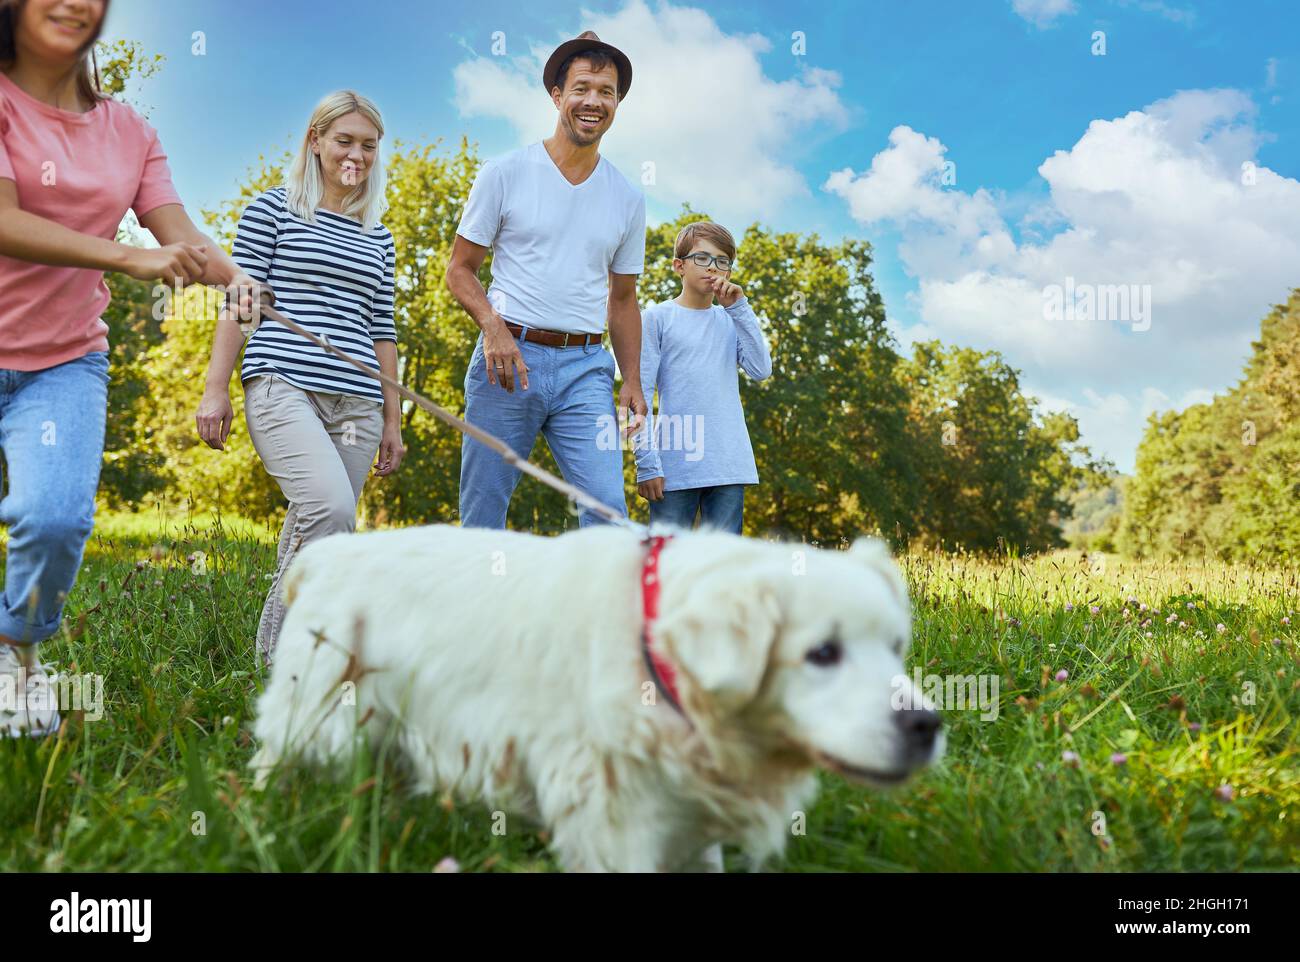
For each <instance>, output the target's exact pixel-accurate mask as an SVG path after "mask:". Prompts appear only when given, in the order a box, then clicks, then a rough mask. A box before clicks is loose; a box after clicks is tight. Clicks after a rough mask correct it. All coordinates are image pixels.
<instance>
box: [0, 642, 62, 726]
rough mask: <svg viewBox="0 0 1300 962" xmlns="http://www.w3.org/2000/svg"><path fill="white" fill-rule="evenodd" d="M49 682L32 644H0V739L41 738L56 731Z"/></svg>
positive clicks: (57, 721)
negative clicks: (26, 736) (19, 645)
mask: <svg viewBox="0 0 1300 962" xmlns="http://www.w3.org/2000/svg"><path fill="white" fill-rule="evenodd" d="M53 681H54V676H51V675H49V674H48V673H47V666H46V665H42V664H41V663H40V661H39V660H38V659H37V657H36V646H35V645H23V646H21V647H18V646H15V645H6V644H0V738H21V737H23V736H24V735H29V736H31V737H32V738H42V737H44V736H46V735H53V734H54V733H55V732H57V731H58V730H59V725H60V724H61V723H62V720H61V719H60V718H59V710H58V706H57V704H56V701H57V699H56V697H55V696H56V693H57V692H56V689H55V687H54V685H53V684H52V682H53Z"/></svg>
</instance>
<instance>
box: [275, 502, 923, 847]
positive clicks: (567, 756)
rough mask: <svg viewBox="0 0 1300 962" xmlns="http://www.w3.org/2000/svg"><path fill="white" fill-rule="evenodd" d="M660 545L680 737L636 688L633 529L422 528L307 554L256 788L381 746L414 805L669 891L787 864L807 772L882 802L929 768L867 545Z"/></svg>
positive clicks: (879, 560)
mask: <svg viewBox="0 0 1300 962" xmlns="http://www.w3.org/2000/svg"><path fill="white" fill-rule="evenodd" d="M673 533H674V535H675V536H674V538H673V539H672V540H671V541H669V542H668V544H667V545H666V546H665V548H664V549H663V552H662V555H661V557H660V581H661V585H662V590H661V594H660V614H659V618H658V620H657V621H656V622H655V624H654V626H653V634H654V637H655V638H656V641H657V645H658V647H659V649H660V650H661V651H662V652H663V653H664V655H665V657H666V658H667V659H668V660H669V661H670V662H672V663H673V664H674V665H675V666H676V669H677V673H678V686H679V693H680V696H681V700H682V705H683V708H684V712H685V715H684V717H683V715H681V714H679V713H678V712H677V711H676V710H675V709H674V708H673V707H672V706H671V705H670V704H669V703H668V702H667V700H666V699H664V698H663V697H661V696H658V694H657V692H656V691H655V689H654V686H653V684H652V683H651V681H650V680H649V674H648V672H647V669H646V665H645V661H644V658H643V656H642V651H641V644H640V632H641V628H642V615H641V610H642V609H641V586H640V573H641V566H642V561H643V559H644V557H645V551H646V549H645V547H644V546H643V545H642V544H641V542H640V539H639V538H638V537H637V535H636V534H635V533H633V532H631V531H629V530H626V529H622V528H616V527H609V526H600V527H593V528H588V529H584V530H582V531H579V532H575V533H572V534H566V535H563V536H560V537H556V538H545V537H537V536H533V535H528V534H521V533H513V532H502V531H490V530H483V529H462V528H457V527H450V526H433V527H423V528H406V529H402V530H393V531H382V532H375V533H369V534H358V535H336V536H333V537H330V538H326V539H323V540H321V541H319V542H316V543H314V544H312V545H310V546H308V547H306V548H305V549H303V551H302V553H301V554H300V556H299V558H298V560H297V561H296V562H295V563H294V565H293V566H292V568H291V569H290V571H289V573H288V575H287V578H286V586H285V595H286V599H287V600H288V602H289V604H290V608H289V612H288V615H287V617H286V620H285V622H284V626H283V630H282V632H281V634H280V638H279V644H278V647H277V650H276V655H275V663H274V667H273V669H272V673H271V677H270V679H269V681H268V683H267V686H266V690H265V692H264V693H263V695H262V696H261V699H260V700H259V703H258V718H257V722H256V729H255V732H256V736H257V739H258V740H259V742H260V743H261V749H260V751H259V752H258V754H257V756H256V758H255V759H254V762H253V765H254V767H255V769H257V772H258V778H259V783H260V784H262V785H265V783H266V780H267V778H268V776H269V775H270V774H271V772H272V770H273V769H274V768H275V767H276V766H277V765H279V764H280V763H281V761H282V760H283V761H289V760H300V761H305V762H307V763H314V764H317V765H322V766H325V767H327V768H334V769H338V768H339V767H341V766H346V764H347V763H348V762H349V760H350V759H351V757H352V753H353V751H354V750H355V748H356V746H357V743H358V742H359V741H360V740H361V739H362V738H364V739H365V740H366V741H368V742H369V743H370V744H371V745H372V746H375V747H377V746H379V745H380V744H381V743H382V742H383V741H384V739H385V737H386V736H389V737H391V738H392V739H393V745H394V749H395V752H396V754H397V756H398V757H400V758H401V759H402V761H403V762H404V763H405V766H406V767H407V768H408V770H409V772H410V776H411V780H412V782H413V784H414V788H415V790H416V791H417V792H433V791H439V790H446V791H449V792H451V793H452V794H453V795H455V796H458V797H460V798H463V799H467V800H470V799H472V800H476V801H481V802H483V803H485V804H487V805H488V806H489V807H490V808H492V809H498V810H503V811H506V812H509V813H512V814H513V815H517V816H521V817H523V818H525V819H526V820H528V821H531V822H533V823H535V824H537V825H540V826H543V827H545V828H546V829H548V830H549V833H550V842H551V845H552V848H553V850H554V852H555V854H556V856H557V857H558V859H559V861H560V862H561V864H562V865H563V866H564V867H565V868H566V869H569V870H589V871H600V870H632V871H671V870H684V869H687V870H688V869H692V868H703V867H709V868H714V869H716V868H719V867H720V866H719V864H718V861H719V854H720V853H719V850H718V849H717V847H716V845H717V843H720V842H737V843H739V844H740V845H741V846H742V847H743V849H744V851H745V852H746V853H747V854H748V856H749V857H750V859H751V860H752V862H753V864H755V865H757V864H759V863H761V861H762V860H763V859H765V858H766V857H768V856H770V855H772V854H776V853H779V852H781V850H782V849H783V847H784V843H785V839H786V838H787V836H788V835H789V833H790V830H791V827H792V824H793V820H794V819H795V818H796V817H797V813H799V812H806V810H807V806H808V804H809V803H810V802H811V801H812V797H813V795H814V793H815V787H816V782H815V775H814V771H815V768H816V767H817V766H818V765H821V766H823V767H830V768H832V769H835V770H838V771H841V772H843V773H845V774H847V775H849V776H850V777H857V778H860V779H864V780H867V781H874V782H893V781H898V780H901V779H902V778H905V777H906V776H907V775H908V774H909V773H910V772H911V771H913V770H915V769H916V768H919V767H921V766H922V765H924V764H926V763H927V762H929V761H931V760H932V759H933V758H934V757H937V756H938V754H939V753H940V752H941V751H942V735H941V734H940V735H939V736H938V738H937V739H935V740H934V741H933V743H931V744H922V745H921V746H920V747H919V748H918V746H917V745H916V744H915V743H914V742H913V743H911V744H909V743H908V740H907V738H906V737H905V736H904V734H903V733H902V730H901V726H900V725H899V724H898V718H897V716H898V715H899V712H897V711H895V710H894V708H892V707H891V695H895V694H896V692H897V690H898V688H899V686H900V685H901V686H906V687H908V688H909V692H908V693H907V694H908V695H909V697H915V698H916V701H917V703H918V704H919V703H920V702H921V696H920V693H919V692H914V691H911V690H910V683H909V682H908V681H907V680H906V678H905V677H904V676H903V675H902V671H903V663H902V658H903V655H904V653H905V651H906V648H907V645H908V643H909V640H910V634H911V619H910V612H909V608H908V604H907V597H906V586H905V583H904V581H903V579H902V577H901V575H900V574H899V572H898V569H897V568H896V567H895V566H894V564H893V562H892V561H891V560H890V558H889V556H888V553H887V551H886V549H885V547H884V545H883V544H881V543H880V542H878V541H874V540H868V539H863V540H860V541H858V542H857V543H855V544H854V545H853V547H852V548H851V549H850V550H848V551H828V550H820V549H816V548H810V547H807V546H803V545H798V544H778V543H772V542H765V541H759V540H754V539H746V538H739V537H735V536H733V535H729V534H722V533H717V532H686V531H677V532H673ZM833 646H838V650H839V651H840V652H841V653H842V654H841V655H840V657H839V658H838V660H835V659H834V658H833V655H834V651H833V650H832V649H833ZM828 661H830V662H831V663H826V662H828ZM818 662H822V663H821V664H819V663H818ZM358 732H359V733H360V737H358Z"/></svg>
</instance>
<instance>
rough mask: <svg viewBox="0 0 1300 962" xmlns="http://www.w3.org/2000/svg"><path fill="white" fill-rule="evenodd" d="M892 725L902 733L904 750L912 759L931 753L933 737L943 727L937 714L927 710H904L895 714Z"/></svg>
mask: <svg viewBox="0 0 1300 962" xmlns="http://www.w3.org/2000/svg"><path fill="white" fill-rule="evenodd" d="M894 724H896V725H897V726H898V729H899V731H901V732H902V733H903V739H904V746H905V750H906V751H907V753H908V754H909V755H910V756H912V757H917V756H921V755H928V754H929V753H930V752H932V751H933V750H934V739H935V736H936V735H938V734H939V729H940V728H941V727H943V721H942V719H940V718H939V713H938V712H936V711H932V710H930V709H929V708H904V709H902V710H900V711H898V712H897V713H895V715H894Z"/></svg>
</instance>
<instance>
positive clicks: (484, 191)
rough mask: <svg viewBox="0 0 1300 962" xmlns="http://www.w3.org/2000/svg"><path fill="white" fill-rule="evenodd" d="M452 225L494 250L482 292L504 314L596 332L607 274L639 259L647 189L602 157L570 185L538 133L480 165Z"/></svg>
mask: <svg viewBox="0 0 1300 962" xmlns="http://www.w3.org/2000/svg"><path fill="white" fill-rule="evenodd" d="M456 233H458V234H460V235H461V236H462V237H464V238H465V239H466V240H468V241H471V242H473V243H475V244H478V245H480V246H482V247H490V248H492V286H491V287H489V288H488V300H489V301H490V302H491V304H492V306H493V307H494V308H495V309H496V311H497V313H498V314H500V315H501V316H502V317H504V318H505V319H506V320H507V321H513V322H514V323H516V324H523V325H526V326H528V327H537V328H545V329H546V330H550V331H570V332H573V333H575V334H599V333H600V332H602V331H604V330H605V317H606V304H607V300H608V295H609V274H610V273H611V272H612V273H615V274H640V273H641V270H642V268H643V267H644V266H645V195H644V194H642V192H641V191H640V190H638V189H637V188H635V187H633V186H632V184H631V183H630V182H629V181H628V179H627V178H626V177H624V176H623V175H622V174H621V173H619V171H618V169H617V168H616V167H615V166H614V165H613V164H611V163H610V162H609V161H608V160H606V159H605V158H604V157H601V158H600V161H599V163H597V164H596V169H595V170H593V171H592V172H591V175H590V176H589V177H588V178H587V179H586V180H584V181H583V182H582V183H581V184H571V183H569V181H568V179H567V178H566V177H565V176H564V175H563V174H562V173H560V169H559V168H558V167H556V166H555V162H554V161H553V160H551V155H550V154H548V153H547V152H546V147H545V145H544V144H542V143H541V142H540V141H538V142H537V143H535V144H529V145H528V146H527V147H521V148H519V149H518V150H514V151H511V152H510V153H508V154H506V155H505V156H503V157H499V158H497V159H495V160H491V161H488V162H487V163H486V164H484V165H483V168H482V169H481V170H480V171H479V173H478V176H477V177H476V178H475V179H474V186H473V187H472V188H471V189H470V192H469V200H468V201H467V202H466V203H465V211H464V213H463V214H461V217H460V226H459V227H458V228H456Z"/></svg>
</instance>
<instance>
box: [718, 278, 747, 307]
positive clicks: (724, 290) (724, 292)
mask: <svg viewBox="0 0 1300 962" xmlns="http://www.w3.org/2000/svg"><path fill="white" fill-rule="evenodd" d="M709 283H711V284H712V285H713V296H714V297H716V298H717V299H718V303H719V304H721V305H722V306H723V307H730V306H731V305H732V304H734V303H736V301H738V300H740V299H741V298H742V297H744V296H745V292H744V291H743V290H741V289H740V285H739V284H733V283H731V281H729V280H727V279H726V278H725V277H723V276H722V275H721V274H719V275H717V276H716V277H713V278H711V279H710V281H709Z"/></svg>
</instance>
